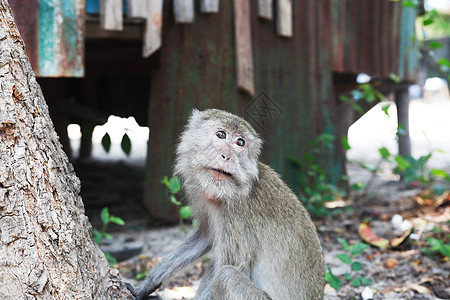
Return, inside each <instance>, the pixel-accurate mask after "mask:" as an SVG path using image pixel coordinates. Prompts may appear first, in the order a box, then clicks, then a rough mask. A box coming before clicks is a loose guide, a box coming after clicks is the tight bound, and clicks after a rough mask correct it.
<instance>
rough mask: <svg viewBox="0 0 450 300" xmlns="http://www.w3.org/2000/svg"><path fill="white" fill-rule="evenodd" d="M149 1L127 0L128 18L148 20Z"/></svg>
mask: <svg viewBox="0 0 450 300" xmlns="http://www.w3.org/2000/svg"><path fill="white" fill-rule="evenodd" d="M148 2H149V1H147V0H127V16H128V18H146V17H147V3H148Z"/></svg>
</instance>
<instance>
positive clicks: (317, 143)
mask: <svg viewBox="0 0 450 300" xmlns="http://www.w3.org/2000/svg"><path fill="white" fill-rule="evenodd" d="M334 139H335V137H334V135H332V134H329V133H324V134H321V135H320V136H319V137H318V138H316V139H314V140H312V141H311V150H310V152H309V153H308V154H306V155H305V157H304V162H301V161H300V160H299V159H296V158H291V162H292V163H293V164H294V165H295V166H297V167H298V168H299V169H300V173H299V177H298V180H299V184H300V186H299V187H300V194H299V198H300V200H301V201H302V202H303V203H304V204H305V207H306V208H307V209H308V211H309V212H311V213H312V214H314V215H317V216H323V215H328V214H329V211H328V209H327V208H326V207H325V205H324V204H325V203H326V202H329V201H333V200H335V199H336V197H343V196H344V195H345V193H344V192H343V191H342V190H340V189H339V188H338V187H337V186H335V185H334V184H331V183H329V182H328V181H327V178H326V174H325V171H324V170H323V169H322V168H321V167H320V165H319V160H320V159H319V156H320V154H321V151H322V147H332V143H333V141H334Z"/></svg>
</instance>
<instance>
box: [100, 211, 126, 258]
mask: <svg viewBox="0 0 450 300" xmlns="http://www.w3.org/2000/svg"><path fill="white" fill-rule="evenodd" d="M100 219H101V220H102V223H103V227H102V230H101V231H99V230H97V229H94V230H93V238H94V242H96V243H97V244H98V245H99V246H100V244H101V243H102V241H103V239H104V238H106V239H108V240H112V239H113V236H112V235H111V234H110V233H107V232H106V229H107V228H108V225H109V224H110V223H114V224H117V225H120V226H123V225H125V221H124V220H123V219H122V218H119V217H115V216H112V215H111V214H110V213H109V209H108V207H104V208H103V209H102V211H101V212H100ZM103 253H104V254H105V257H106V259H107V260H108V262H109V265H110V266H111V267H112V266H113V265H115V264H116V263H117V260H116V259H115V258H114V257H113V256H112V255H111V254H110V253H108V252H103Z"/></svg>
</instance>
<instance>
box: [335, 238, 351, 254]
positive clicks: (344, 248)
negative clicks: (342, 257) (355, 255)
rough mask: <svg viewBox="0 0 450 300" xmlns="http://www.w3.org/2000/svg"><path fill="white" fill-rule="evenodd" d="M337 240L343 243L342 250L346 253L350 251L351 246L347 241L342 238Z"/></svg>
mask: <svg viewBox="0 0 450 300" xmlns="http://www.w3.org/2000/svg"><path fill="white" fill-rule="evenodd" d="M337 240H338V242H339V243H341V245H342V249H343V250H344V251H348V250H350V246H349V245H348V243H347V241H346V240H344V239H341V238H337Z"/></svg>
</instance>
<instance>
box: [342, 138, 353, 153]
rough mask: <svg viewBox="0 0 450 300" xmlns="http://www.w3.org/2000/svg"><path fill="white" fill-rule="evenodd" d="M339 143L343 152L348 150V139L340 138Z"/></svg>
mask: <svg viewBox="0 0 450 300" xmlns="http://www.w3.org/2000/svg"><path fill="white" fill-rule="evenodd" d="M341 143H342V147H344V149H345V150H350V149H351V147H350V144H349V143H348V139H347V138H346V137H345V136H341Z"/></svg>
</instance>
